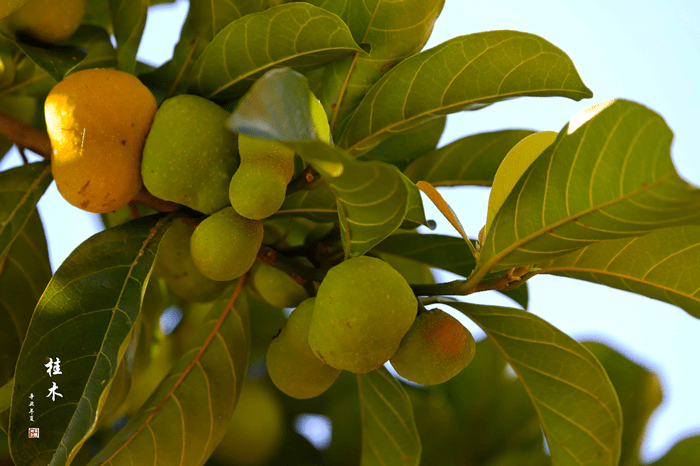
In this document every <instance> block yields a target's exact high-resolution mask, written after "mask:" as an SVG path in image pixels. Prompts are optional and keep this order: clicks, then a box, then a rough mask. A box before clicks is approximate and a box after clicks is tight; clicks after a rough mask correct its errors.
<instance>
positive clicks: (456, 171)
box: [371, 120, 533, 186]
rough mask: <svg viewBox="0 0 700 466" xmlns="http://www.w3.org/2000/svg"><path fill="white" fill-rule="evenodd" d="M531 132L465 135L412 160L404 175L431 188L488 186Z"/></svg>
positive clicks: (514, 130) (515, 131)
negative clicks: (507, 156)
mask: <svg viewBox="0 0 700 466" xmlns="http://www.w3.org/2000/svg"><path fill="white" fill-rule="evenodd" d="M429 121H431V120H429ZM532 133H533V132H532V131H528V130H518V129H511V130H503V131H494V132H490V133H479V134H474V135H472V136H467V137H464V138H461V139H458V140H456V141H454V142H452V143H450V144H447V145H446V146H443V147H441V148H439V149H436V150H434V151H431V152H429V153H427V154H425V155H423V156H422V157H419V158H417V159H415V160H414V161H413V162H412V163H411V164H410V165H409V166H408V167H407V168H406V169H405V170H404V174H405V175H406V176H407V177H408V178H410V179H411V181H413V182H418V181H427V182H428V183H430V184H432V185H433V186H464V185H473V186H491V183H493V179H494V176H496V171H497V170H498V167H499V166H500V164H501V162H502V161H503V159H504V158H505V157H506V154H508V152H509V151H510V150H511V149H512V148H513V146H515V145H516V144H517V143H518V142H520V141H521V140H522V139H523V138H524V137H526V136H529V135H530V134H532ZM390 140H391V139H388V140H387V141H385V142H383V143H382V144H380V145H379V146H377V147H381V145H383V144H385V143H386V142H388V141H390ZM373 151H374V150H373ZM373 151H371V152H373Z"/></svg>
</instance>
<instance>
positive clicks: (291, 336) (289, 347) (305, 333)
mask: <svg viewBox="0 0 700 466" xmlns="http://www.w3.org/2000/svg"><path fill="white" fill-rule="evenodd" d="M314 301H315V299H314V298H309V299H307V300H306V301H304V302H303V303H301V304H300V305H299V307H297V308H296V309H295V310H294V311H293V312H292V313H291V315H290V316H289V319H288V320H287V324H286V325H285V326H284V328H283V329H282V332H280V334H279V335H277V337H276V338H275V339H274V340H272V343H270V347H269V348H268V350H267V358H266V361H265V362H266V364H267V372H268V374H269V375H270V379H272V382H273V383H274V384H275V386H276V387H277V388H279V389H280V390H281V391H282V392H284V393H286V394H287V395H289V396H291V397H293V398H298V399H306V398H313V397H315V396H318V395H320V394H321V393H323V392H325V391H326V390H328V388H329V387H330V386H331V385H333V382H335V379H337V378H338V375H339V374H340V370H338V369H334V368H333V367H331V366H329V365H327V364H324V363H323V362H321V360H320V359H318V358H317V357H316V356H315V355H314V353H313V351H311V348H310V347H309V341H308V338H309V324H310V323H311V315H312V313H313V311H314Z"/></svg>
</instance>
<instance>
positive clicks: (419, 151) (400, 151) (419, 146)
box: [363, 116, 447, 182]
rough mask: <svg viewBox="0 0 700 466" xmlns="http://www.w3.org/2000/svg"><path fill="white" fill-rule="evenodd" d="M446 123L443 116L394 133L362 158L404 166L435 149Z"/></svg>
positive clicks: (414, 180)
mask: <svg viewBox="0 0 700 466" xmlns="http://www.w3.org/2000/svg"><path fill="white" fill-rule="evenodd" d="M446 122H447V117H444V116H443V117H440V118H433V119H432V120H427V121H426V122H425V123H421V124H420V125H417V126H415V127H413V128H411V129H408V130H406V131H401V132H400V133H396V134H394V135H393V136H391V137H389V138H387V139H385V140H384V141H382V142H381V143H380V144H379V145H378V146H377V147H375V148H374V149H372V150H371V151H369V152H367V153H366V154H365V155H364V156H363V158H364V159H367V160H381V161H383V162H389V163H394V164H398V163H402V164H406V163H408V162H410V161H411V160H413V159H416V158H418V157H420V156H421V155H424V154H427V153H428V152H430V151H432V150H434V149H435V148H436V147H437V145H438V143H439V142H440V137H441V136H442V133H443V131H444V130H445V123H446ZM409 178H410V179H411V180H412V181H413V182H416V181H418V180H417V179H414V178H411V177H410V176H409Z"/></svg>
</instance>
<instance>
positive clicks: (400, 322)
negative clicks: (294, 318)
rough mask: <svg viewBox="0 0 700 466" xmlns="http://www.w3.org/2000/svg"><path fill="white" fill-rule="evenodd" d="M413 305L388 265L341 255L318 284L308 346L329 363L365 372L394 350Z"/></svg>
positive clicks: (410, 319) (409, 293)
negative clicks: (340, 258) (345, 257)
mask: <svg viewBox="0 0 700 466" xmlns="http://www.w3.org/2000/svg"><path fill="white" fill-rule="evenodd" d="M417 308H418V302H417V300H416V297H415V296H414V294H413V291H412V290H411V287H410V286H409V285H408V283H407V282H406V280H405V279H404V278H403V277H402V276H401V274H400V273H398V272H397V271H396V270H394V268H392V267H391V266H390V265H389V264H387V263H386V262H384V261H382V260H380V259H375V258H373V257H366V256H362V257H356V258H353V259H349V260H346V261H345V262H342V263H340V264H339V265H337V266H335V267H333V268H332V269H331V270H329V271H328V274H327V275H326V278H325V279H324V280H323V282H321V285H320V286H319V288H318V295H317V296H316V305H315V307H314V313H313V316H312V318H311V324H310V326H309V346H310V347H311V349H312V350H313V352H314V354H316V356H317V357H318V358H320V359H321V360H322V361H324V362H325V363H326V364H328V365H329V366H332V367H335V368H336V369H344V370H348V371H350V372H355V373H360V374H362V373H366V372H369V371H371V370H374V369H376V368H378V367H380V366H381V365H382V364H384V363H385V362H386V361H387V360H388V359H389V358H390V357H391V356H393V355H394V353H395V352H396V350H397V349H398V347H399V344H400V343H401V338H403V336H404V335H405V334H406V332H407V331H408V329H409V328H410V327H411V324H413V321H414V320H415V318H416V311H417Z"/></svg>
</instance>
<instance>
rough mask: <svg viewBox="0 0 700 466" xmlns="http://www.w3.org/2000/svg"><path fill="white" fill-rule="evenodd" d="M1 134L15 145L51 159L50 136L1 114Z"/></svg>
mask: <svg viewBox="0 0 700 466" xmlns="http://www.w3.org/2000/svg"><path fill="white" fill-rule="evenodd" d="M0 133H2V134H3V135H5V136H6V137H7V138H8V139H9V140H10V141H12V142H13V143H15V144H16V145H17V147H24V148H25V149H29V150H30V151H32V152H35V153H37V154H39V155H40V156H42V157H44V158H45V159H46V160H50V159H51V141H50V140H49V136H48V135H46V134H44V133H42V132H41V131H37V130H35V129H34V128H32V127H30V126H27V125H25V124H24V123H22V122H19V121H17V120H15V119H14V118H12V117H11V116H9V115H6V114H4V113H1V112H0Z"/></svg>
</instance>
